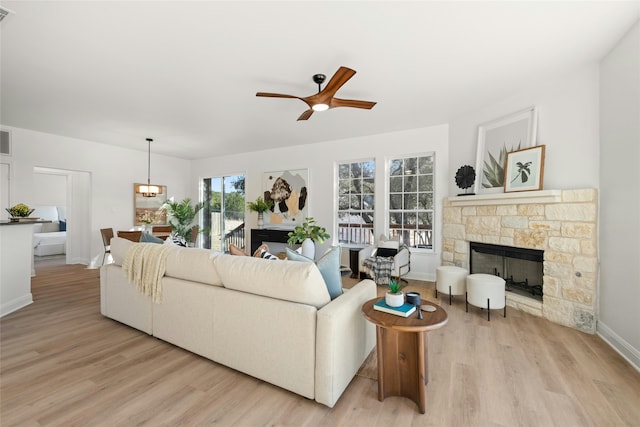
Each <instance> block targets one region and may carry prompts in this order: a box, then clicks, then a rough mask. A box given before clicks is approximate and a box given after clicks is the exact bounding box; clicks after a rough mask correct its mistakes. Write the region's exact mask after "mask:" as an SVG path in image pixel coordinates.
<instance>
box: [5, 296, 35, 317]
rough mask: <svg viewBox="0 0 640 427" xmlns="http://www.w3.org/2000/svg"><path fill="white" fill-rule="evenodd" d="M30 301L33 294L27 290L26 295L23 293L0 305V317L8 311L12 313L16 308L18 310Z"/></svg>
mask: <svg viewBox="0 0 640 427" xmlns="http://www.w3.org/2000/svg"><path fill="white" fill-rule="evenodd" d="M32 302H33V296H32V295H31V292H29V293H28V294H26V295H23V296H21V297H19V298H15V299H13V300H11V301H9V302H7V303H4V304H2V306H1V307H0V317H4V316H6V315H7V314H9V313H13V312H14V311H16V310H20V309H21V308H22V307H26V306H27V305H29V304H31V303H32Z"/></svg>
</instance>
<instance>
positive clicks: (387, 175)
mask: <svg viewBox="0 0 640 427" xmlns="http://www.w3.org/2000/svg"><path fill="white" fill-rule="evenodd" d="M420 157H431V158H432V161H431V163H432V169H431V173H430V174H425V175H424V176H427V175H431V177H432V183H431V194H432V200H431V208H430V209H423V210H420V209H416V213H419V212H424V213H431V234H430V238H429V239H426V240H425V243H426V244H428V245H429V246H430V247H420V246H418V245H416V246H412V245H411V243H413V244H416V242H415V240H416V233H415V232H416V231H418V230H419V229H418V228H417V224H416V229H414V230H413V233H412V234H411V235H410V236H409V241H408V242H406V241H405V240H404V239H403V243H406V244H407V246H408V247H409V249H410V250H411V251H412V252H421V253H435V247H436V244H435V241H436V234H437V230H436V224H437V221H436V206H437V203H436V201H437V200H436V198H437V195H436V152H435V151H425V152H420V153H415V154H401V155H391V156H388V157H387V160H386V162H385V173H384V176H385V190H384V198H385V200H384V206H385V221H384V230H385V235H386V236H388V237H389V238H393V237H394V236H392V230H391V226H390V222H391V217H392V214H393V213H396V212H405V210H404V209H393V210H392V209H391V195H392V193H391V178H392V177H391V165H392V162H394V161H396V160H402V161H403V162H404V161H405V160H406V159H411V158H420ZM402 176H403V177H404V176H411V175H404V174H403V175H402ZM416 176H419V174H416ZM416 185H418V184H416ZM394 194H402V195H403V200H404V194H405V193H404V188H403V192H402V193H394ZM417 194H419V192H418V190H416V195H417ZM403 229H404V228H403ZM409 231H411V230H410V229H409ZM427 234H428V233H427Z"/></svg>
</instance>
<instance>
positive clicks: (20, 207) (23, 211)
mask: <svg viewBox="0 0 640 427" xmlns="http://www.w3.org/2000/svg"><path fill="white" fill-rule="evenodd" d="M5 210H6V211H7V212H9V215H11V217H12V218H27V217H28V216H29V215H31V214H32V213H33V211H34V210H35V209H31V208H30V207H29V206H27V205H25V204H24V203H18V204H17V205H15V206H12V207H10V208H8V209H5Z"/></svg>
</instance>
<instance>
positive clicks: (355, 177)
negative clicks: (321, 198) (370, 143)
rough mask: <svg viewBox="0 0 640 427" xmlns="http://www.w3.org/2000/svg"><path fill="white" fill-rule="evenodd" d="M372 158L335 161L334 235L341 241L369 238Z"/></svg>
mask: <svg viewBox="0 0 640 427" xmlns="http://www.w3.org/2000/svg"><path fill="white" fill-rule="evenodd" d="M375 169H376V163H375V161H374V160H366V161H360V162H353V163H340V164H339V165H338V239H339V240H340V243H342V244H354V245H365V244H370V243H372V241H373V212H374V196H375Z"/></svg>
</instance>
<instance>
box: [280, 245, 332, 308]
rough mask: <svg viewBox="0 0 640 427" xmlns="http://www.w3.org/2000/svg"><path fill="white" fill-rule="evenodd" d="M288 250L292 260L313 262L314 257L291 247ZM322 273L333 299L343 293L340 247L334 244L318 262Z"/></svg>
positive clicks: (289, 257) (288, 255)
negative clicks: (309, 256)
mask: <svg viewBox="0 0 640 427" xmlns="http://www.w3.org/2000/svg"><path fill="white" fill-rule="evenodd" d="M286 250H287V259H288V260H290V261H303V262H313V260H312V259H310V258H307V257H306V256H304V255H302V254H299V253H298V252H296V251H293V250H291V249H289V248H287V249H286ZM315 263H316V265H317V266H318V270H320V274H322V278H323V279H324V283H325V285H326V287H327V291H328V292H329V296H330V297H331V299H335V298H337V297H339V296H340V295H342V276H341V275H340V247H338V246H334V247H333V248H331V249H329V250H328V251H327V252H326V253H325V254H324V255H322V257H320V259H318V260H317V261H316V262H315Z"/></svg>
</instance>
